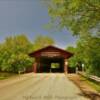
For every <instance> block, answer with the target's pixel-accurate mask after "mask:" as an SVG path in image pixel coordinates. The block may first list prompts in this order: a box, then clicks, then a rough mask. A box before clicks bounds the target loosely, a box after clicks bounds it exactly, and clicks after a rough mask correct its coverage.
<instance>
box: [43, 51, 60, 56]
mask: <svg viewBox="0 0 100 100" xmlns="http://www.w3.org/2000/svg"><path fill="white" fill-rule="evenodd" d="M41 56H43V57H59V56H61V54H60V52H41Z"/></svg>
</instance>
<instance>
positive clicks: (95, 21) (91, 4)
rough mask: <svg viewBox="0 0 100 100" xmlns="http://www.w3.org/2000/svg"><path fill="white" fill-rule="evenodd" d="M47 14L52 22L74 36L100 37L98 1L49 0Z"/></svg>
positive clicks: (99, 0) (99, 7)
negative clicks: (95, 35)
mask: <svg viewBox="0 0 100 100" xmlns="http://www.w3.org/2000/svg"><path fill="white" fill-rule="evenodd" d="M48 2H49V3H48V12H49V15H50V16H51V18H52V20H53V21H52V22H57V23H56V24H57V25H58V26H60V27H61V28H63V27H66V28H67V29H69V30H71V31H73V33H74V35H81V34H85V33H93V34H94V33H95V34H98V35H99V36H100V0H51V1H48Z"/></svg>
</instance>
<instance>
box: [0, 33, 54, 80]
mask: <svg viewBox="0 0 100 100" xmlns="http://www.w3.org/2000/svg"><path fill="white" fill-rule="evenodd" d="M53 43H54V40H53V39H52V38H50V37H48V36H37V37H36V38H35V40H34V41H33V43H32V42H30V40H29V39H28V38H27V37H26V36H25V35H23V34H22V35H17V36H13V37H12V36H9V37H7V38H6V39H5V41H4V42H2V43H0V72H9V73H19V72H25V70H26V69H27V68H30V67H32V64H33V63H34V59H33V58H31V57H29V53H31V52H33V51H35V50H37V49H40V48H42V47H45V46H48V45H51V44H53ZM5 75H6V74H0V79H3V78H6V77H5ZM7 75H8V76H9V75H10V74H7Z"/></svg>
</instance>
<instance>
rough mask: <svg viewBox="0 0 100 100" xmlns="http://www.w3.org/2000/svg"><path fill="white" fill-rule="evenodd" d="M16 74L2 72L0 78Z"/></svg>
mask: <svg viewBox="0 0 100 100" xmlns="http://www.w3.org/2000/svg"><path fill="white" fill-rule="evenodd" d="M12 76H16V74H14V73H7V72H0V80H4V79H7V78H9V77H12Z"/></svg>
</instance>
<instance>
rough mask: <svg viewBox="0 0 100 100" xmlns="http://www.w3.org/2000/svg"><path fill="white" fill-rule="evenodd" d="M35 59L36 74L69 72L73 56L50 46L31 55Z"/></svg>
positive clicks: (34, 68)
mask: <svg viewBox="0 0 100 100" xmlns="http://www.w3.org/2000/svg"><path fill="white" fill-rule="evenodd" d="M29 55H30V56H31V57H34V58H35V63H34V64H33V70H34V72H35V73H36V72H40V73H41V72H67V66H68V61H67V59H68V58H70V57H71V56H72V55H73V54H72V53H70V52H68V51H65V50H63V49H60V48H57V47H55V46H48V47H45V48H42V49H40V50H37V51H35V52H32V53H30V54H29Z"/></svg>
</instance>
